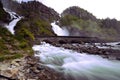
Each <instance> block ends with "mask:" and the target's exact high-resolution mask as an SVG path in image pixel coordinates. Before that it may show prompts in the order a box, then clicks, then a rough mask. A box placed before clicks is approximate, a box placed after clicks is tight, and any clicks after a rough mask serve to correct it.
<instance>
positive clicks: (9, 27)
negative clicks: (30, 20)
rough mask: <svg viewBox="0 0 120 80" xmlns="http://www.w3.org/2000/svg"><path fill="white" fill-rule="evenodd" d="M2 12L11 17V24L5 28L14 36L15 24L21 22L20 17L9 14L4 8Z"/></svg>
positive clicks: (13, 13)
mask: <svg viewBox="0 0 120 80" xmlns="http://www.w3.org/2000/svg"><path fill="white" fill-rule="evenodd" d="M4 10H5V11H6V12H7V13H9V14H10V16H11V20H12V21H11V22H10V23H9V24H8V25H6V26H5V27H6V28H7V29H8V30H9V31H10V32H11V33H12V34H14V32H15V31H14V27H15V26H16V24H17V22H18V21H20V20H21V18H22V17H20V16H18V15H17V14H16V13H15V12H11V11H9V10H7V9H5V8H4Z"/></svg>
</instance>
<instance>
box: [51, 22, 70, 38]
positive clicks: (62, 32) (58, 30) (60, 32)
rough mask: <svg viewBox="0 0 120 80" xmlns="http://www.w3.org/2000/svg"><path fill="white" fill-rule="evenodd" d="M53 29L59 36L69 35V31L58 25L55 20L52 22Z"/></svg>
mask: <svg viewBox="0 0 120 80" xmlns="http://www.w3.org/2000/svg"><path fill="white" fill-rule="evenodd" d="M51 26H52V29H53V31H54V33H55V34H57V36H69V31H68V30H67V29H66V28H65V27H63V28H61V27H60V26H58V25H56V24H55V22H53V23H51Z"/></svg>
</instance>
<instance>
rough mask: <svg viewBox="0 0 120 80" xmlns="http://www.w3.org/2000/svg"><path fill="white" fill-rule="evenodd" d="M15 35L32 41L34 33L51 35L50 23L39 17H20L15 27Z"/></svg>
mask: <svg viewBox="0 0 120 80" xmlns="http://www.w3.org/2000/svg"><path fill="white" fill-rule="evenodd" d="M15 30H16V33H15V34H16V37H18V38H19V40H20V39H24V40H29V41H32V40H34V39H35V37H34V36H35V35H41V36H53V35H54V33H53V32H52V30H51V25H50V24H49V23H48V22H47V21H44V20H40V19H33V20H31V19H22V20H21V21H19V22H18V24H17V25H16V27H15Z"/></svg>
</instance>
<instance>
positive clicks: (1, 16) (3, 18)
mask: <svg viewBox="0 0 120 80" xmlns="http://www.w3.org/2000/svg"><path fill="white" fill-rule="evenodd" d="M9 21H10V15H9V14H8V13H7V12H5V11H4V9H3V5H2V3H1V1H0V24H1V23H2V22H3V23H8V22H9Z"/></svg>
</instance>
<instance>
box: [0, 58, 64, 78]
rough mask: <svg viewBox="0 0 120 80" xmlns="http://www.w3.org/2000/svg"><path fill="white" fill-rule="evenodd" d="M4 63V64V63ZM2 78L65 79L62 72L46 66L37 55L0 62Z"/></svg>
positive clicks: (0, 75)
mask: <svg viewBox="0 0 120 80" xmlns="http://www.w3.org/2000/svg"><path fill="white" fill-rule="evenodd" d="M3 64H4V65H3ZM0 80H65V79H64V78H63V76H62V74H60V73H57V72H56V71H55V70H53V69H51V68H48V67H47V66H44V65H43V64H42V63H41V62H40V61H39V59H38V58H37V57H30V56H27V57H24V58H21V59H15V60H12V61H9V62H6V61H4V62H1V63H0Z"/></svg>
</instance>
